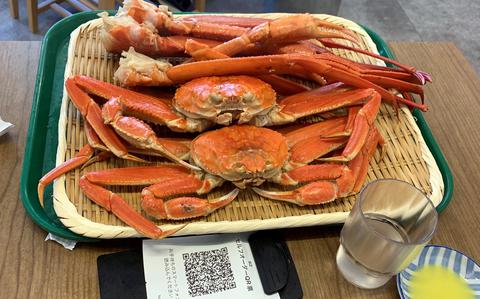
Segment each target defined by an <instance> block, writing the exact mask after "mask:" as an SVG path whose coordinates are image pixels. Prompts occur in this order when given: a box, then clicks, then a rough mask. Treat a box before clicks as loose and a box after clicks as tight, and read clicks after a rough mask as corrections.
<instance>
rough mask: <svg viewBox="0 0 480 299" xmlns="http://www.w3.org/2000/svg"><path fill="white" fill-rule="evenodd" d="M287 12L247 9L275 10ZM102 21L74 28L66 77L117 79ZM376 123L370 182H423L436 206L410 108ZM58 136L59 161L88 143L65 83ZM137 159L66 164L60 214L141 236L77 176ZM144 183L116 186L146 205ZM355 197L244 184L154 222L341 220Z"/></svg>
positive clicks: (213, 229)
mask: <svg viewBox="0 0 480 299" xmlns="http://www.w3.org/2000/svg"><path fill="white" fill-rule="evenodd" d="M284 15H285V14H260V15H259V14H256V15H243V16H256V17H264V18H277V17H280V16H284ZM315 16H316V17H318V18H322V19H327V20H329V21H331V22H333V23H336V24H341V25H343V26H344V27H346V28H348V29H350V30H352V31H354V32H355V33H356V34H357V35H358V40H360V44H361V46H362V47H363V48H364V49H367V50H369V51H371V52H374V53H378V52H377V49H376V46H375V44H374V43H373V41H372V40H371V39H370V37H369V36H368V34H367V33H366V32H365V31H364V30H363V29H362V28H361V27H360V26H358V25H357V24H355V23H353V22H351V21H349V20H346V19H342V18H339V17H334V16H329V15H321V14H319V15H315ZM101 24H102V22H101V20H100V19H96V20H92V21H89V22H87V23H85V24H83V25H81V26H80V27H78V28H77V29H76V30H75V31H74V32H72V34H71V37H70V44H69V49H68V61H67V65H66V69H65V78H68V77H69V76H71V75H80V74H81V75H88V76H91V77H94V78H97V79H100V80H103V81H106V82H111V83H115V82H113V73H114V72H115V70H116V68H117V67H118V60H119V56H118V55H112V54H110V53H107V52H106V50H105V49H104V48H103V46H102V44H101V42H100V39H99V32H100V26H101ZM342 42H345V41H342ZM345 43H347V44H348V43H349V42H345ZM332 51H333V52H334V53H335V54H337V55H340V56H343V57H346V58H349V59H352V60H355V61H358V62H364V63H373V64H378V65H384V63H383V62H382V61H379V60H376V59H373V58H370V57H368V56H365V55H362V54H357V53H354V52H351V51H347V50H336V49H332ZM313 120H315V119H313ZM376 125H377V127H378V128H379V130H380V132H381V133H382V135H383V136H384V138H385V140H386V147H385V151H384V153H383V155H381V154H380V152H379V151H377V152H376V153H375V156H374V158H373V159H372V160H371V161H370V168H369V171H368V176H367V182H368V181H371V180H374V179H378V178H397V179H400V180H404V181H407V182H410V183H412V184H413V185H415V186H416V187H418V188H420V189H421V190H423V191H424V192H425V193H426V194H427V195H428V196H429V197H430V199H431V200H432V201H433V203H434V204H435V206H437V205H438V204H439V203H440V202H441V200H442V197H443V192H444V186H443V181H442V175H441V173H440V170H439V169H438V166H437V164H436V163H435V160H434V158H433V156H432V154H431V152H430V150H429V149H428V147H427V145H426V144H425V141H424V139H423V137H422V135H421V133H420V130H419V128H418V127H417V125H416V123H415V120H414V119H413V116H412V114H411V113H410V111H409V110H408V109H406V108H402V109H401V110H399V115H398V117H397V116H396V115H395V114H394V112H393V109H392V108H391V107H390V106H389V105H382V107H381V109H380V113H379V116H378V117H377V120H376ZM58 136H59V142H58V149H57V157H56V164H57V165H59V164H61V163H62V162H64V161H65V160H68V159H70V158H71V157H73V156H74V155H75V154H76V153H77V152H78V150H79V149H80V148H81V147H82V146H83V145H84V144H85V143H86V137H85V135H84V132H83V120H82V118H81V115H80V113H79V112H78V111H77V109H76V108H75V107H74V105H73V104H72V102H71V101H70V99H69V98H68V96H67V93H66V91H65V90H64V96H63V99H62V106H61V111H60V119H59V123H58ZM137 165H138V164H136V163H134V162H131V161H125V160H121V159H110V160H109V161H105V162H100V163H95V164H93V165H90V166H88V167H86V168H84V169H83V170H79V169H77V170H75V171H72V172H69V173H67V174H66V175H65V176H62V177H61V178H59V179H57V180H56V181H55V183H54V190H53V202H54V209H55V212H56V213H57V216H58V217H59V219H60V220H61V221H62V223H63V224H64V225H65V226H66V227H67V228H69V229H70V230H72V231H73V232H75V233H77V234H80V235H83V236H86V237H92V238H105V239H111V238H129V237H141V235H140V234H139V233H137V232H136V231H135V230H134V229H133V228H131V227H129V226H126V225H125V224H124V223H123V222H122V221H121V220H119V219H118V218H117V217H116V216H115V215H113V214H111V213H109V212H107V211H106V210H104V209H103V208H101V207H100V206H98V205H96V204H95V203H93V202H92V201H90V200H89V199H88V198H86V197H85V196H84V194H83V193H82V192H81V191H80V188H79V179H80V177H81V176H82V175H83V173H85V172H89V171H95V170H102V169H108V168H114V167H126V166H137ZM142 188H143V187H112V188H111V190H112V191H113V192H116V193H118V194H120V195H121V196H122V197H123V198H124V199H125V200H126V201H127V202H128V203H129V204H130V205H131V206H133V207H135V209H136V210H138V211H139V212H141V208H140V192H141V189H142ZM230 190H232V185H231V184H229V183H226V184H224V186H223V187H221V188H218V189H216V190H215V191H214V192H212V193H210V194H209V195H208V198H214V197H217V196H219V195H221V194H225V193H226V192H228V191H230ZM355 199H356V196H350V197H347V198H343V199H337V200H336V201H334V202H332V203H328V204H325V205H318V206H305V207H299V206H296V205H293V204H289V203H284V202H278V201H273V200H269V199H265V198H262V197H260V196H258V195H257V194H255V193H254V192H252V191H250V190H248V189H247V190H243V191H241V193H240V194H239V196H238V198H237V199H236V200H234V201H233V202H232V203H231V204H230V205H228V206H227V207H225V208H223V209H220V210H217V211H216V212H214V213H213V214H211V215H209V216H207V217H202V218H198V219H194V220H188V221H176V222H173V221H156V223H157V224H158V225H159V226H160V227H161V228H162V229H170V228H172V227H174V226H177V225H182V224H185V223H188V225H187V226H185V227H184V228H183V229H182V230H180V231H179V232H177V234H176V235H189V234H207V233H227V232H243V231H254V230H263V229H272V228H286V227H300V226H312V225H323V224H332V223H342V222H344V220H345V219H346V217H347V215H348V213H349V211H350V210H351V208H352V206H353V204H354V202H355ZM142 213H143V212H142ZM144 215H145V214H144ZM145 216H146V215H145Z"/></svg>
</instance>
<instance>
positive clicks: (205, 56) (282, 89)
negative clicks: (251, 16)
mask: <svg viewBox="0 0 480 299" xmlns="http://www.w3.org/2000/svg"><path fill="white" fill-rule="evenodd" d="M185 52H186V53H188V54H189V55H190V56H192V58H193V59H195V60H197V61H198V60H213V59H222V58H229V57H228V56H227V55H225V54H223V53H221V52H219V51H217V50H214V49H212V48H210V47H209V46H208V45H205V44H202V43H199V42H197V41H195V40H188V41H187V43H186V44H185ZM258 78H260V79H261V80H263V81H264V82H266V83H268V84H270V85H272V87H273V89H275V91H276V92H278V93H280V94H283V95H291V94H296V93H300V92H304V91H307V90H308V88H307V87H306V86H304V85H302V84H299V83H297V82H294V81H292V80H288V79H286V78H283V77H280V76H277V75H261V76H258Z"/></svg>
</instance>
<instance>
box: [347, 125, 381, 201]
mask: <svg viewBox="0 0 480 299" xmlns="http://www.w3.org/2000/svg"><path fill="white" fill-rule="evenodd" d="M378 145H380V147H382V148H383V147H384V146H385V141H384V139H383V137H382V135H381V134H380V132H379V131H378V129H377V128H376V127H372V129H371V130H370V133H369V135H368V137H367V140H366V141H365V145H364V146H363V148H362V150H361V151H360V152H359V154H358V155H357V157H356V158H355V159H353V160H352V161H350V162H349V163H348V166H349V168H350V169H351V170H352V171H353V174H354V177H355V185H354V187H353V189H352V192H353V193H357V192H358V191H360V189H361V188H362V186H363V183H364V182H365V179H366V178H367V171H368V165H369V161H370V159H371V158H372V156H373V154H374V153H375V149H376V148H377V146H378Z"/></svg>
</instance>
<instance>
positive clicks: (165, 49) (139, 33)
mask: <svg viewBox="0 0 480 299" xmlns="http://www.w3.org/2000/svg"><path fill="white" fill-rule="evenodd" d="M102 19H103V23H104V32H102V36H101V37H102V41H103V45H104V46H105V48H106V49H107V51H108V52H113V53H121V52H122V51H127V50H128V48H129V47H130V46H133V47H134V48H135V50H137V52H139V53H142V54H145V55H148V56H151V57H159V56H181V55H184V49H185V42H186V41H187V38H189V37H187V36H178V35H173V36H160V35H158V34H156V33H155V32H154V31H153V30H152V28H151V27H150V26H148V25H145V24H139V23H137V22H136V21H135V20H134V19H132V18H129V17H127V16H123V17H109V16H108V14H103V15H102ZM198 40H199V41H201V42H202V43H205V44H208V45H210V46H215V45H218V44H220V42H218V41H212V40H208V39H198Z"/></svg>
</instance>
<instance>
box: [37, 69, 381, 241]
mask: <svg viewBox="0 0 480 299" xmlns="http://www.w3.org/2000/svg"><path fill="white" fill-rule="evenodd" d="M242 78H243V77H240V79H242ZM224 79H225V78H224ZM234 79H235V77H234ZM243 79H246V80H247V81H248V80H250V79H253V82H254V85H255V84H256V83H258V82H256V80H258V79H255V78H243ZM213 80H221V79H218V78H214V79H213ZM229 80H232V78H229ZM207 81H208V80H207ZM194 83H195V82H194ZM217 83H218V82H217ZM192 84H193V83H192ZM207 85H208V84H207ZM267 85H268V84H267ZM215 86H221V84H219V85H217V84H215ZM187 87H188V86H187ZM264 87H265V86H264ZM66 88H67V91H68V93H69V95H70V97H71V98H72V101H73V103H74V104H75V105H76V106H77V108H78V109H79V110H80V112H81V114H82V115H83V116H84V118H85V120H86V121H85V123H86V126H87V127H88V128H90V129H88V130H86V132H87V137H88V139H89V140H95V142H92V145H87V146H85V147H84V148H83V149H82V150H81V151H80V152H79V154H78V155H77V156H76V157H74V158H73V159H71V160H68V161H66V162H64V163H63V164H62V165H60V166H59V167H57V168H55V169H53V170H52V171H50V172H49V173H47V174H46V175H45V176H44V177H43V178H42V179H41V180H40V182H39V188H38V189H39V197H40V198H41V199H42V194H43V189H44V187H45V186H46V185H47V184H49V183H50V182H52V181H53V180H54V179H55V178H56V177H58V176H59V175H61V174H63V173H65V172H67V171H69V170H71V169H73V168H76V167H78V166H81V165H83V164H84V163H87V162H88V161H89V160H90V159H91V158H92V155H93V147H95V148H100V147H104V148H105V147H106V148H108V150H109V151H111V152H112V153H113V154H114V155H116V156H118V157H121V158H126V159H132V160H136V161H141V160H140V158H138V157H136V156H133V155H132V154H130V153H129V149H128V148H127V146H126V145H125V143H129V144H130V146H131V147H132V146H133V148H134V151H133V152H135V149H136V150H140V151H136V152H139V153H142V151H141V150H143V151H144V152H143V153H145V152H147V153H148V152H152V153H157V154H159V155H163V156H165V157H167V158H170V159H171V160H173V161H175V162H177V163H178V164H177V165H174V166H158V167H160V168H158V167H153V168H152V167H151V166H146V167H143V168H142V169H141V170H142V171H138V170H139V169H138V168H137V169H133V170H132V171H133V173H136V174H137V175H139V176H140V177H141V178H140V179H138V180H137V179H136V178H135V175H134V174H132V173H128V172H127V170H121V169H119V170H113V169H112V170H107V171H104V172H101V173H100V174H87V175H85V176H84V177H83V178H82V179H81V183H80V185H81V188H82V190H83V191H84V192H85V193H86V195H87V196H88V197H89V198H91V199H92V200H94V201H95V202H97V203H98V204H100V205H101V206H103V207H105V208H106V209H107V210H109V211H112V212H113V213H115V214H116V215H117V216H118V217H120V219H122V220H123V221H125V222H126V223H127V224H129V225H131V226H133V227H134V228H136V229H137V230H139V231H140V232H142V233H143V234H145V235H147V236H149V237H152V238H160V237H165V236H167V235H169V234H171V233H174V232H175V231H169V232H162V231H160V230H159V229H158V228H156V226H155V225H154V224H153V223H152V222H149V221H148V220H146V219H144V218H142V217H141V216H140V214H138V213H137V212H134V211H133V209H131V208H129V207H128V206H127V205H126V204H125V203H123V204H122V200H121V199H120V198H119V197H118V196H117V195H114V194H113V193H111V192H110V191H108V190H107V189H104V188H103V187H100V186H99V185H98V184H100V185H102V184H114V185H115V184H117V185H118V184H126V185H138V184H140V185H142V184H152V183H156V182H159V183H160V185H158V184H155V185H153V186H152V187H150V188H146V189H145V190H144V191H143V195H144V196H143V198H144V202H143V203H142V205H143V206H144V209H145V210H146V211H147V213H149V214H153V215H154V216H156V217H161V218H162V217H163V218H168V219H183V218H190V217H198V216H202V215H206V214H208V213H210V212H212V211H213V210H215V209H216V208H219V207H222V206H225V205H226V204H228V203H229V202H230V201H231V200H233V198H234V197H235V196H236V194H237V191H232V193H230V194H228V195H226V196H225V197H222V198H221V199H219V200H218V201H214V202H209V201H206V200H204V199H200V198H193V197H186V198H183V197H181V198H179V199H174V200H170V201H167V202H166V203H164V202H163V201H162V200H159V199H156V200H153V199H151V198H152V197H151V196H147V195H149V194H152V192H154V191H152V190H157V189H158V188H160V190H163V191H168V192H167V193H158V192H159V191H155V192H157V193H156V194H157V196H161V197H164V196H168V195H172V194H177V193H179V194H184V193H187V194H188V193H192V192H197V193H199V194H202V193H206V192H208V191H210V190H211V189H213V188H214V187H217V186H220V185H221V184H222V183H223V182H224V181H231V182H232V183H234V184H235V185H236V186H238V187H242V188H245V187H246V186H250V185H254V186H255V185H259V184H261V183H262V182H264V181H271V182H276V183H279V184H282V185H295V184H297V183H298V182H305V181H316V180H329V182H323V183H321V184H320V183H319V182H318V184H317V183H315V184H314V185H306V186H305V187H301V188H300V189H298V190H297V191H295V192H293V191H292V192H293V193H291V194H290V195H289V193H282V194H277V193H270V191H265V190H263V191H262V190H261V189H254V191H255V192H257V193H259V194H261V195H262V196H265V197H270V198H274V199H281V200H286V201H292V202H296V203H297V204H319V203H322V202H326V201H328V200H333V199H335V198H338V197H343V196H347V195H349V194H351V192H354V190H356V189H354V186H355V184H356V183H355V182H357V181H358V182H359V181H362V180H363V179H364V177H363V178H360V177H358V175H357V176H353V177H351V176H350V174H343V173H344V172H348V173H350V172H349V171H347V170H346V169H348V168H352V167H360V166H359V165H363V166H362V167H364V168H365V170H362V173H363V172H365V171H366V167H367V166H366V165H368V160H369V158H368V157H369V156H371V152H372V147H373V149H374V148H375V146H376V144H377V143H378V142H379V140H381V137H380V135H379V134H378V131H377V130H376V128H375V127H374V126H373V121H374V120H375V117H376V115H377V113H378V109H379V106H380V103H381V97H380V94H379V93H377V92H376V91H375V90H374V89H353V90H352V89H349V88H344V87H341V86H331V87H330V88H325V87H323V88H319V89H318V90H313V91H309V92H308V96H307V97H303V96H302V95H296V96H291V97H286V98H284V99H283V100H282V101H280V102H279V104H278V103H277V102H276V101H275V99H273V106H272V107H271V108H270V110H272V111H274V112H269V113H272V115H277V116H278V115H282V114H285V115H289V114H291V115H295V113H298V115H297V116H296V117H301V116H305V115H309V114H314V113H320V112H322V111H328V110H332V109H336V108H338V107H342V106H352V105H353V107H352V108H349V109H348V112H349V113H348V115H347V116H344V117H335V118H333V119H331V120H327V121H324V122H321V123H318V124H313V125H309V126H305V127H304V126H300V127H298V128H294V129H292V130H288V132H286V133H285V135H282V134H281V133H279V132H276V131H274V130H270V129H261V128H258V127H256V126H252V125H243V126H242V125H235V126H232V127H226V128H224V129H219V130H215V131H210V132H206V133H203V134H201V135H199V136H198V137H197V138H195V139H194V140H193V141H189V140H185V139H173V138H161V137H158V136H156V135H155V132H154V131H153V130H152V129H151V127H150V126H149V125H148V124H147V123H145V122H144V121H142V120H140V119H138V118H137V117H142V118H143V119H145V120H147V121H149V122H152V121H154V118H155V117H158V118H159V119H162V117H165V116H175V117H176V118H175V121H174V122H175V123H177V124H178V123H182V122H185V123H186V122H187V118H180V117H179V116H178V112H176V111H175V110H172V108H171V106H170V104H169V102H167V101H166V100H158V99H156V100H154V98H152V97H149V96H146V95H143V94H140V93H137V92H134V91H130V90H125V89H123V88H120V87H116V86H113V85H109V84H107V83H104V82H101V81H98V80H94V79H91V78H88V77H82V76H77V77H72V78H69V79H68V80H67V81H66ZM233 89H235V88H233ZM227 91H232V90H228V88H227ZM89 93H90V94H95V95H97V96H100V97H103V98H104V99H109V100H108V102H107V103H105V104H104V105H103V108H100V107H99V106H98V104H96V102H95V101H94V100H93V99H92V98H91V97H90V96H89V95H88V94H89ZM260 94H263V95H265V94H268V92H265V91H262V93H260ZM249 97H250V96H249ZM312 97H313V99H312ZM129 101H130V102H129ZM270 101H272V100H270ZM191 102H192V101H190V103H191ZM214 102H215V101H214ZM226 102H227V104H228V101H226ZM247 102H250V101H247ZM188 103H189V102H187V104H188ZM209 104H211V103H209ZM122 106H123V107H122ZM159 107H161V108H162V109H163V110H162V109H160V108H159ZM246 107H247V108H248V105H247V106H246ZM279 107H280V108H279ZM234 108H235V109H239V108H241V107H239V106H238V107H237V106H232V105H230V106H228V107H227V110H226V111H229V112H233V111H232V110H228V109H233V110H235V109H234ZM274 108H275V109H274ZM151 112H159V115H160V116H153V115H151ZM244 112H245V111H243V112H242V113H244ZM269 113H264V114H263V117H265V118H268V117H269V116H268V115H269ZM124 114H127V115H130V116H125V115H124ZM221 115H222V114H220V115H218V116H216V117H217V118H218V117H220V118H222V117H221ZM292 117H293V116H292ZM228 118H230V116H229V117H228ZM270 118H271V117H270ZM238 119H240V117H239V118H238ZM272 119H274V118H272ZM284 119H285V117H283V119H280V121H279V122H278V123H285V122H286V121H285V120H284ZM249 120H250V121H251V120H252V119H251V118H250V119H249ZM290 121H292V119H290V120H289V121H288V122H290ZM162 122H163V123H165V118H163V119H162ZM184 128H185V127H184ZM262 136H263V137H262ZM229 139H230V140H229ZM222 140H223V141H224V142H225V143H224V144H223V145H222ZM372 140H373V141H372ZM271 142H274V144H273V145H272V144H271ZM372 144H374V146H372ZM232 145H237V146H232ZM340 148H343V150H342V151H340V152H338V154H337V155H332V156H330V157H327V158H323V160H324V161H326V162H327V164H325V166H320V165H311V166H312V167H310V166H309V165H308V163H310V162H312V161H315V160H316V159H319V158H321V157H323V156H324V155H326V154H327V153H330V152H332V151H334V150H337V149H340ZM209 149H210V150H213V151H210V152H209ZM214 149H215V150H214ZM217 150H219V151H217ZM273 152H275V153H276V154H278V155H279V156H278V157H276V158H275V159H274V160H272V157H270V156H271V155H273ZM222 158H223V159H222ZM262 159H266V160H265V161H263V162H262ZM184 160H188V161H189V162H190V163H188V162H186V161H184ZM237 160H238V161H237ZM209 161H210V162H220V161H223V162H221V163H227V164H228V163H230V164H231V165H230V166H228V167H227V169H226V170H225V169H223V170H222V167H224V166H222V165H217V166H214V165H210V164H209V163H210V162H209ZM257 162H258V163H260V164H259V165H257V166H255V167H258V169H257V170H252V169H253V168H252V169H251V168H249V167H250V164H251V163H257ZM338 162H341V163H346V164H335V163H338ZM364 164H365V165H364ZM307 166H308V167H307ZM252 167H254V166H252ZM302 167H303V168H302ZM305 167H306V168H305ZM346 167H347V168H346ZM148 169H151V170H148ZM155 169H156V170H155ZM317 169H318V170H322V171H320V172H321V173H320V174H317V175H315V176H314V177H313V178H312V177H311V175H310V174H311V173H312V171H313V170H317ZM331 169H333V170H332V171H333V173H334V175H333V176H332V174H329V172H328V171H330V170H331ZM159 170H160V171H159ZM327 170H328V171H327ZM302 171H306V173H305V174H302V173H303V172H302ZM324 171H325V172H324ZM117 172H118V173H117ZM156 172H158V174H157V175H154V174H153V173H156ZM127 173H128V174H127ZM182 173H183V174H182ZM117 174H118V175H119V178H118V180H116V179H115V177H116V175H117ZM307 174H308V178H301V177H298V178H297V175H307ZM292 175H293V176H292ZM95 176H99V177H102V176H103V179H95V178H92V177H95ZM340 176H345V178H344V179H345V180H346V178H347V176H348V178H349V179H348V181H349V182H350V184H349V185H348V186H346V187H340V186H337V185H336V184H341V185H342V186H343V184H344V183H343V180H344V179H341V180H340V179H339V178H340ZM127 177H129V178H130V179H131V181H130V180H129V179H127ZM148 177H150V179H147V178H148ZM182 179H185V181H184V180H182ZM337 179H339V180H340V181H338V182H336V180H337ZM175 180H178V182H179V185H178V186H177V187H176V188H178V190H176V189H171V190H170V189H165V188H164V187H162V186H163V185H161V184H165V183H166V182H174V181H175ZM332 180H333V181H335V186H337V187H336V188H337V189H338V190H337V189H335V188H334V187H331V186H330V183H331V182H330V181H332ZM189 184H190V185H189ZM312 184H313V183H312ZM359 184H360V183H359ZM320 185H321V186H326V185H328V186H330V187H325V188H327V189H325V190H324V191H323V192H326V193H328V194H329V196H330V197H328V200H327V197H319V195H318V194H317V193H318V192H320V190H317V189H319V188H320ZM189 186H190V187H189ZM360 186H361V184H360ZM192 188H195V189H192ZM312 188H313V189H312ZM333 189H335V190H336V191H335V192H333V193H332V192H331V191H332V190H333ZM309 190H310V191H309ZM163 191H162V192H163ZM149 192H150V193H149ZM175 192H177V193H175ZM309 192H316V193H314V194H311V193H309ZM158 194H162V195H158ZM315 194H316V195H315ZM97 196H100V198H97ZM298 196H300V197H298ZM322 196H323V195H322ZM314 197H315V198H317V199H318V200H317V201H314V200H313V198H314ZM148 198H150V199H148ZM154 203H155V204H154ZM189 204H190V205H189ZM152 206H155V207H156V208H157V209H158V211H157V212H155V211H156V210H155V209H153V210H152ZM197 208H198V209H197ZM188 211H190V214H189V212H188Z"/></svg>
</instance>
